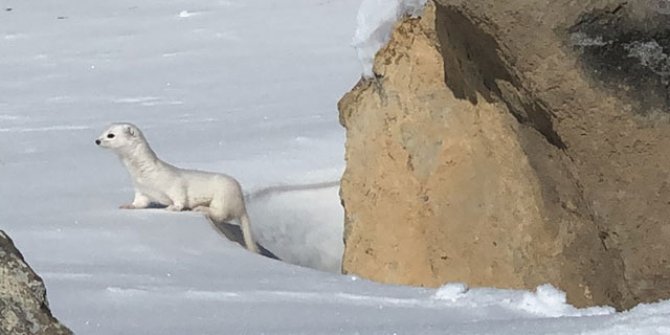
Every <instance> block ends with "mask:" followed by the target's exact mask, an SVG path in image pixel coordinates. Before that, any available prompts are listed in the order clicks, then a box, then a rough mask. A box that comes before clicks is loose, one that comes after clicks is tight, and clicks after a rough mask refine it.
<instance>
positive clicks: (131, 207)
mask: <svg viewBox="0 0 670 335" xmlns="http://www.w3.org/2000/svg"><path fill="white" fill-rule="evenodd" d="M119 208H121V209H135V208H137V207H135V205H133V204H125V205H121V206H119Z"/></svg>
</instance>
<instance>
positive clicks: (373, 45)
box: [353, 0, 426, 78]
mask: <svg viewBox="0 0 670 335" xmlns="http://www.w3.org/2000/svg"><path fill="white" fill-rule="evenodd" d="M425 4H426V0H363V2H362V3H361V7H360V8H359V10H358V15H357V17H356V22H357V24H358V25H357V27H356V33H355V34H354V41H353V45H354V47H355V48H356V53H357V54H358V59H359V61H360V62H361V65H362V66H363V76H364V77H366V78H371V77H373V76H374V73H373V72H372V64H373V63H374V59H375V54H377V51H379V49H381V48H382V47H383V46H384V45H386V43H387V42H388V40H389V38H390V37H391V32H392V31H393V26H394V25H395V23H396V22H397V21H398V19H400V18H401V17H403V16H404V15H411V16H418V15H420V14H421V10H422V9H423V7H424V5H425Z"/></svg>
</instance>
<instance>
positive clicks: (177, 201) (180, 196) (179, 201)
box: [166, 191, 186, 212]
mask: <svg viewBox="0 0 670 335" xmlns="http://www.w3.org/2000/svg"><path fill="white" fill-rule="evenodd" d="M170 200H171V201H172V204H170V205H169V206H167V208H166V209H167V210H169V211H175V212H181V211H183V210H184V208H186V192H185V191H183V192H178V193H177V194H175V195H174V196H170Z"/></svg>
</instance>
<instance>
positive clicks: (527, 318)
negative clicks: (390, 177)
mask: <svg viewBox="0 0 670 335" xmlns="http://www.w3.org/2000/svg"><path fill="white" fill-rule="evenodd" d="M358 5H359V3H358V0H336V1H335V0H291V1H287V0H229V1H225V0H219V1H207V2H204V1H196V0H172V1H158V0H145V1H130V0H116V1H95V2H94V1H87V0H70V1H58V2H44V1H22V0H0V47H1V51H2V52H1V53H0V182H1V184H2V187H1V188H0V199H2V201H0V229H4V230H6V231H7V232H8V233H9V234H10V235H11V236H12V237H13V238H14V240H15V242H16V243H17V245H18V246H19V248H20V249H21V250H22V251H23V253H24V255H25V256H26V258H27V260H28V262H29V263H30V264H31V265H32V266H33V267H34V268H35V269H36V270H37V271H38V272H39V273H40V274H41V275H42V276H43V277H44V279H45V281H46V285H47V288H48V295H49V300H50V302H51V308H52V310H53V311H54V313H55V314H56V315H57V316H58V317H59V318H60V319H61V320H62V321H63V322H64V323H65V324H67V325H68V326H69V327H71V328H72V329H74V330H75V331H76V332H77V333H78V334H161V335H170V334H634V333H637V334H670V321H666V320H667V317H668V316H669V314H670V303H667V302H665V303H661V304H657V305H650V306H641V307H639V308H638V309H636V310H634V311H632V312H630V313H623V314H614V313H613V312H612V310H611V309H607V308H600V309H589V310H576V309H574V308H571V307H570V306H568V305H566V304H565V303H564V302H563V301H562V299H561V298H562V296H561V294H560V292H557V291H555V290H553V289H551V288H549V287H542V288H540V289H539V291H538V292H537V293H530V292H523V291H504V290H492V289H472V290H469V291H468V290H466V289H465V288H464V287H462V286H459V285H457V284H453V285H449V286H446V287H444V288H443V289H441V290H439V291H435V290H427V289H413V288H406V287H395V286H384V285H378V284H373V283H369V282H367V281H364V280H360V279H356V278H353V277H348V276H341V275H337V274H334V273H326V272H319V271H315V270H311V269H307V268H304V267H298V266H294V265H289V264H286V263H282V262H278V261H275V260H271V259H268V258H264V257H260V256H256V255H252V254H250V253H248V252H246V251H245V250H243V249H241V248H240V247H239V246H237V245H235V244H233V243H231V242H229V241H227V240H225V239H224V238H223V237H221V236H220V235H219V234H218V233H217V232H216V231H215V230H214V229H213V227H211V226H210V225H209V224H208V223H207V221H206V220H205V219H203V218H202V217H201V216H199V215H196V214H195V213H167V212H165V211H161V210H143V211H122V210H118V209H117V206H118V205H119V204H121V203H124V202H127V201H129V200H130V198H131V193H132V189H131V187H130V184H129V180H128V177H127V176H126V174H125V171H123V168H122V166H121V164H120V163H119V162H118V161H117V160H116V158H115V157H114V156H113V155H112V154H111V153H110V152H106V151H104V150H101V149H99V148H97V147H96V146H95V145H94V144H93V140H94V139H95V138H96V137H97V136H98V134H99V132H100V131H101V130H102V129H103V128H104V126H105V125H106V124H107V123H109V122H112V121H131V122H134V123H136V124H138V125H140V126H141V127H142V128H143V129H144V131H145V134H146V135H147V137H148V138H149V140H150V142H151V143H152V144H153V146H154V149H156V151H157V152H158V153H159V155H160V156H161V157H162V158H164V159H166V160H168V161H170V162H172V163H174V164H177V165H179V166H183V167H193V168H200V169H206V170H212V171H221V172H226V173H229V174H231V175H234V176H236V177H237V178H238V179H239V180H240V181H241V182H242V184H243V186H244V187H245V188H246V189H247V191H248V192H250V193H254V192H257V191H258V190H261V189H263V188H265V187H268V186H275V185H290V184H304V183H319V182H329V181H334V180H337V178H338V177H339V176H340V174H341V172H342V169H343V160H342V158H343V141H344V139H343V136H344V134H343V130H342V129H341V128H340V126H339V125H338V123H337V112H336V107H335V106H336V102H337V100H338V98H339V97H340V96H341V95H342V94H343V93H344V92H345V91H347V90H348V89H349V88H350V87H351V86H352V85H353V84H354V83H355V82H356V80H357V78H358V77H359V73H360V65H359V64H358V63H357V61H356V59H355V57H356V55H355V52H354V51H353V50H352V48H351V46H350V44H351V36H352V34H353V32H354V29H355V22H356V11H357V8H358ZM249 207H250V212H251V217H252V221H253V224H254V231H255V233H256V235H257V236H258V238H259V240H260V242H261V243H262V244H263V245H265V246H266V247H267V248H268V249H270V250H272V251H273V252H275V253H276V254H277V255H278V256H280V257H282V258H284V259H286V260H288V261H291V262H293V263H296V264H302V265H307V266H311V267H315V268H321V269H324V270H331V271H332V270H336V269H337V268H339V254H340V253H341V250H342V245H341V232H342V226H341V224H342V210H341V208H340V207H339V199H338V198H337V189H336V188H334V187H329V188H323V189H317V190H310V191H302V192H288V193H281V194H270V195H267V196H263V197H259V198H254V200H253V201H252V202H251V203H250V205H249ZM587 315H590V316H588V317H586V316H587Z"/></svg>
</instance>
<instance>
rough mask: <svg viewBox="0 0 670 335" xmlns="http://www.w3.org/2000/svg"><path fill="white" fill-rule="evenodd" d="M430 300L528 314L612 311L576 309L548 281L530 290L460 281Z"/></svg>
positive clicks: (605, 311)
mask: <svg viewBox="0 0 670 335" xmlns="http://www.w3.org/2000/svg"><path fill="white" fill-rule="evenodd" d="M433 299H436V300H441V301H449V302H452V303H454V305H457V306H467V307H484V306H500V307H503V308H505V309H508V310H512V311H519V312H524V313H525V314H527V315H528V316H531V317H538V316H539V317H550V318H556V317H564V316H572V317H576V316H593V315H609V314H613V313H614V312H615V310H614V308H612V307H590V308H581V309H580V308H576V307H574V306H572V305H570V304H568V303H567V301H566V296H565V292H563V291H561V290H559V289H557V288H555V287H553V286H552V285H549V284H545V285H541V286H538V287H537V289H536V290H535V292H529V291H523V290H501V289H491V288H477V289H468V287H467V286H466V285H465V284H463V283H450V284H447V285H444V286H442V287H441V288H440V289H438V290H437V291H436V292H435V294H434V295H433Z"/></svg>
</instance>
